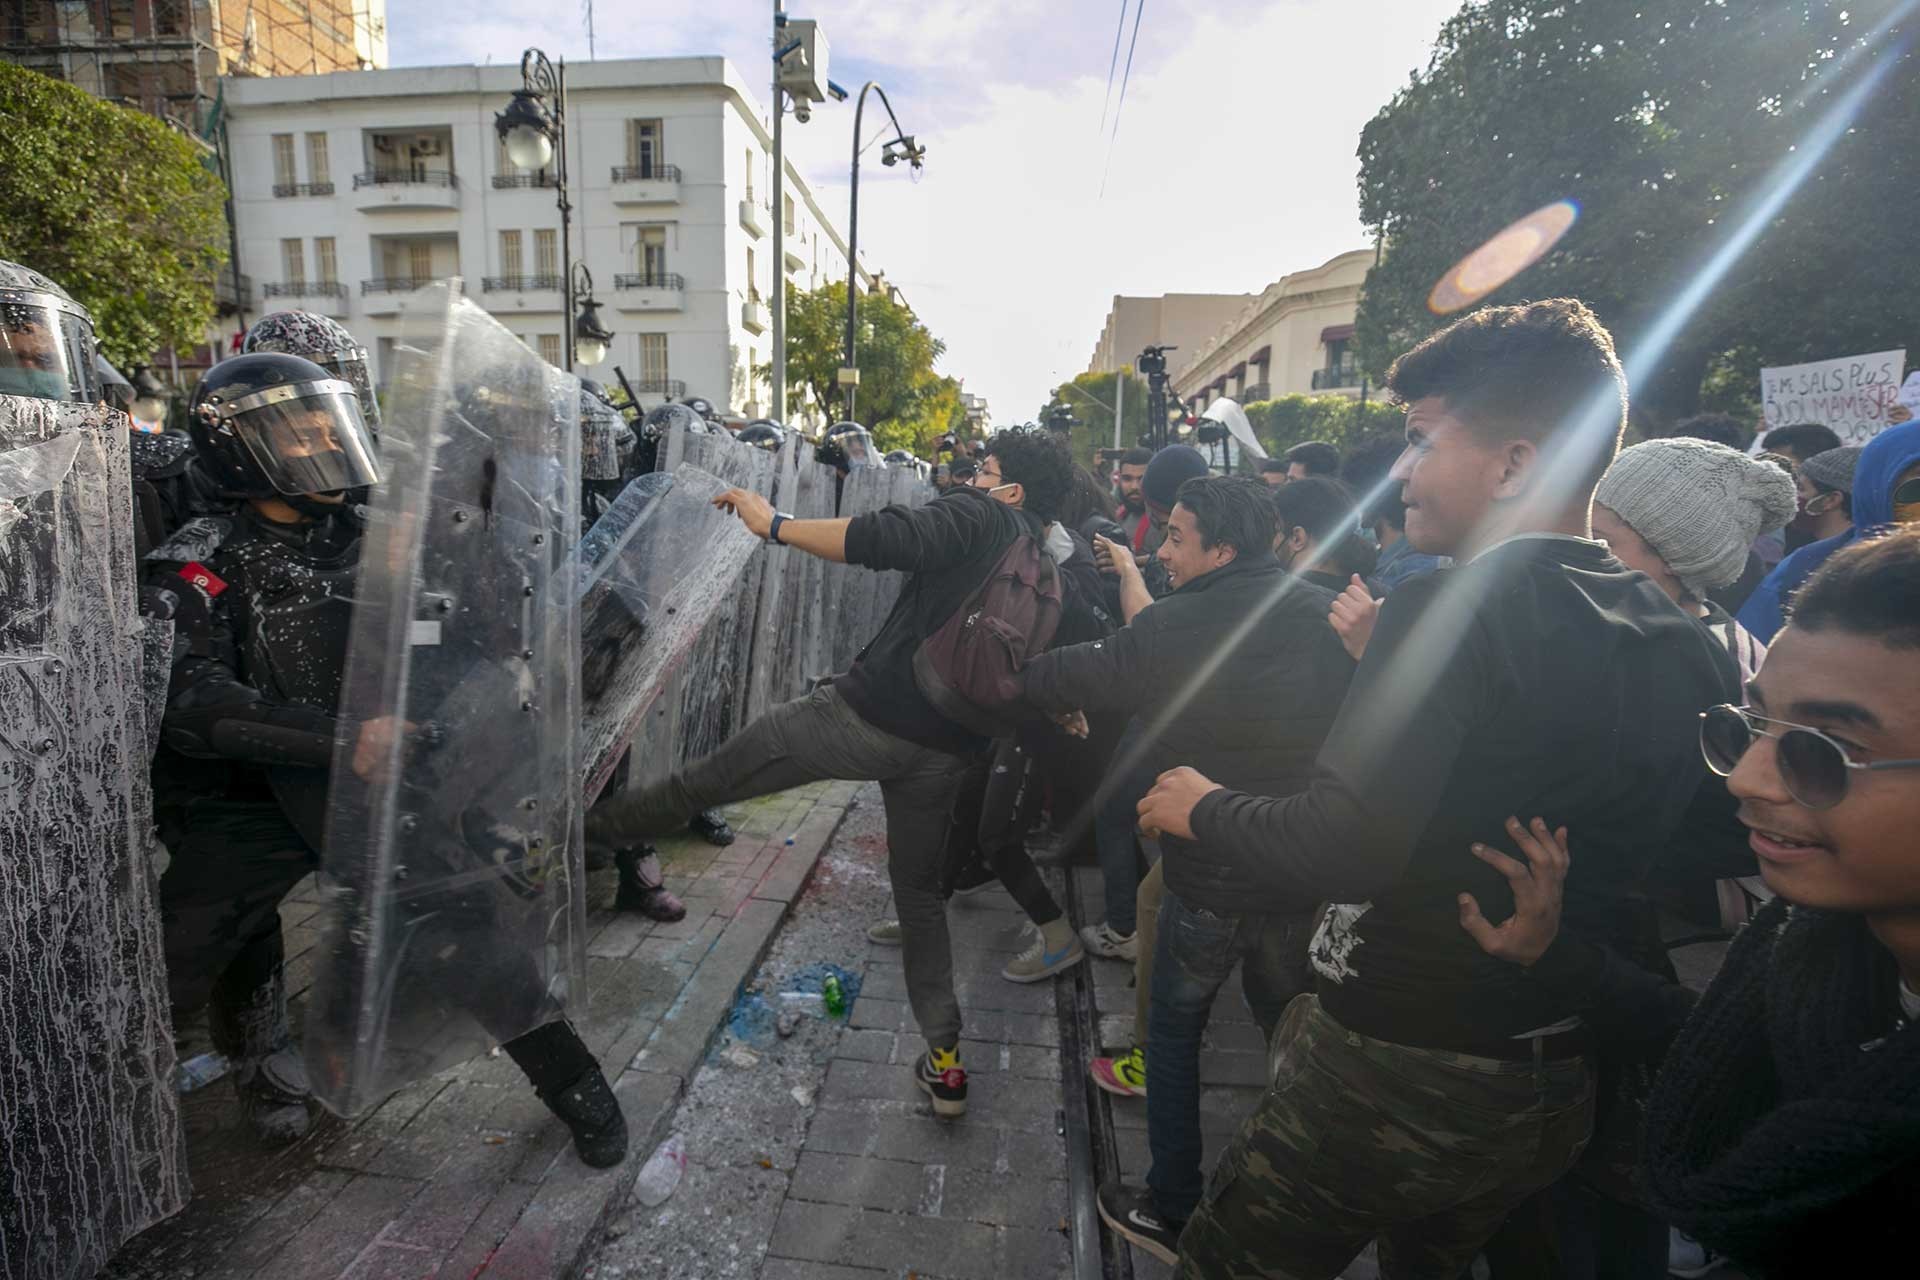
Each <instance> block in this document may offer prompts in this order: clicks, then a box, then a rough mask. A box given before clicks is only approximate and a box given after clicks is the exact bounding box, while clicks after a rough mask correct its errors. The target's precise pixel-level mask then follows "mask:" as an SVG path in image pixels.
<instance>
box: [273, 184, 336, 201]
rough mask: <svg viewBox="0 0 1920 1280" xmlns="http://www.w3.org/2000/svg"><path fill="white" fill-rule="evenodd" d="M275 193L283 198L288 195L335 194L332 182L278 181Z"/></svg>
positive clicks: (274, 185) (274, 186)
mask: <svg viewBox="0 0 1920 1280" xmlns="http://www.w3.org/2000/svg"><path fill="white" fill-rule="evenodd" d="M273 194H274V195H276V196H279V197H281V198H282V199H284V198H286V197H288V196H330V195H332V194H333V184H332V183H331V182H276V183H274V184H273Z"/></svg>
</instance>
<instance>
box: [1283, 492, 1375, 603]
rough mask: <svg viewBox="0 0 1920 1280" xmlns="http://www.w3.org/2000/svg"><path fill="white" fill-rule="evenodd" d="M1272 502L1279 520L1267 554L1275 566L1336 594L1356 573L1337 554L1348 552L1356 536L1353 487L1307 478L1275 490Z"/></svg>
mask: <svg viewBox="0 0 1920 1280" xmlns="http://www.w3.org/2000/svg"><path fill="white" fill-rule="evenodd" d="M1273 506H1274V511H1275V513H1276V515H1277V517H1278V520H1279V524H1278V527H1277V531H1276V532H1275V534H1274V542H1273V553H1274V555H1275V556H1277V557H1278V558H1279V560H1280V567H1281V568H1283V569H1285V570H1287V571H1288V572H1289V573H1292V574H1294V575H1296V576H1298V577H1300V578H1302V579H1304V580H1305V581H1307V582H1311V583H1312V584H1313V585H1314V586H1316V587H1322V588H1324V589H1325V590H1326V591H1327V592H1328V593H1329V595H1330V596H1331V595H1337V594H1339V593H1340V592H1341V591H1342V590H1344V589H1345V588H1346V585H1347V582H1348V580H1349V579H1350V578H1352V577H1354V576H1356V575H1357V574H1358V573H1359V570H1358V568H1357V567H1356V566H1355V565H1353V564H1352V563H1350V562H1348V561H1347V560H1346V559H1344V558H1343V557H1345V556H1350V555H1351V554H1352V551H1351V548H1350V547H1349V545H1348V544H1349V541H1350V540H1357V539H1358V537H1359V532H1358V529H1357V527H1356V525H1355V523H1354V515H1355V512H1354V500H1353V491H1352V490H1350V489H1348V488H1347V486H1345V485H1343V484H1341V483H1340V482H1339V481H1338V480H1329V479H1327V478H1325V477H1324V476H1309V477H1307V478H1306V479H1303V480H1289V481H1288V482H1287V483H1286V484H1285V485H1283V486H1281V487H1280V488H1278V489H1275V490H1274V491H1273Z"/></svg>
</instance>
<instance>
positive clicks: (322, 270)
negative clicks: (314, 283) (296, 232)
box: [313, 236, 340, 285]
mask: <svg viewBox="0 0 1920 1280" xmlns="http://www.w3.org/2000/svg"><path fill="white" fill-rule="evenodd" d="M313 269H314V272H315V273H316V274H317V275H318V277H319V283H320V284H325V285H335V284H339V283H340V260H339V258H338V257H337V256H336V255H335V253H334V248H333V237H332V236H315V237H314V239H313Z"/></svg>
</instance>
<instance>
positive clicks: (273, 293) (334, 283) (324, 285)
mask: <svg viewBox="0 0 1920 1280" xmlns="http://www.w3.org/2000/svg"><path fill="white" fill-rule="evenodd" d="M260 293H261V295H262V296H263V297H268V298H344V297H346V296H347V286H345V285H344V284H341V283H340V282H339V281H338V280H275V281H272V282H270V283H268V284H263V285H261V286H260Z"/></svg>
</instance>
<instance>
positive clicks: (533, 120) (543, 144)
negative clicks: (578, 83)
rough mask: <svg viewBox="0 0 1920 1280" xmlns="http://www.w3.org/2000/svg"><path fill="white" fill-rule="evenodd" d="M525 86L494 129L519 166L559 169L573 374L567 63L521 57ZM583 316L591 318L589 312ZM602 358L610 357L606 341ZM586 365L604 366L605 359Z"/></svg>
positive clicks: (564, 309)
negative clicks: (586, 315)
mask: <svg viewBox="0 0 1920 1280" xmlns="http://www.w3.org/2000/svg"><path fill="white" fill-rule="evenodd" d="M520 83H521V87H520V88H518V89H515V90H514V91H513V100H512V101H511V102H509V103H508V104H507V109H506V110H505V111H500V112H496V113H495V114H494V117H493V129H494V132H495V133H497V134H498V135H499V136H500V142H501V145H502V146H503V147H504V149H505V150H506V153H507V159H509V160H511V161H513V163H514V164H515V165H516V166H517V167H519V168H521V169H528V170H532V171H533V172H536V173H537V172H539V171H540V170H541V169H544V168H546V167H547V165H548V164H552V165H553V186H554V203H555V204H556V205H557V206H558V208H559V210H560V279H561V289H562V293H563V295H564V296H563V298H562V301H561V312H560V314H561V315H563V316H566V317H568V318H569V322H570V323H574V324H575V328H576V337H575V340H574V341H573V342H567V343H564V344H562V345H563V347H564V348H565V350H564V356H563V358H564V359H565V361H566V369H567V372H568V373H572V372H573V354H574V348H575V347H576V345H578V343H579V337H578V323H577V322H574V321H573V320H572V317H573V313H574V312H573V234H572V225H573V202H572V201H571V200H569V199H568V198H567V60H566V59H565V58H562V59H560V62H559V65H558V66H556V65H555V64H554V63H552V62H549V61H548V60H547V55H546V54H544V53H542V52H541V51H540V50H538V49H529V50H527V51H526V52H525V53H523V54H521V55H520ZM581 318H582V319H585V315H584V309H583V314H582V317H581ZM594 328H595V330H596V331H598V329H599V320H598V317H595V320H594ZM607 336H608V337H611V336H612V335H611V334H609V335H607ZM580 350H581V351H582V352H583V353H584V352H585V351H586V350H587V348H586V347H584V346H583V347H580ZM582 359H585V357H584V354H583V356H582ZM600 359H601V360H604V359H606V347H605V345H604V342H603V344H602V346H601V347H600ZM586 363H588V364H598V363H599V360H587V361H586Z"/></svg>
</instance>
